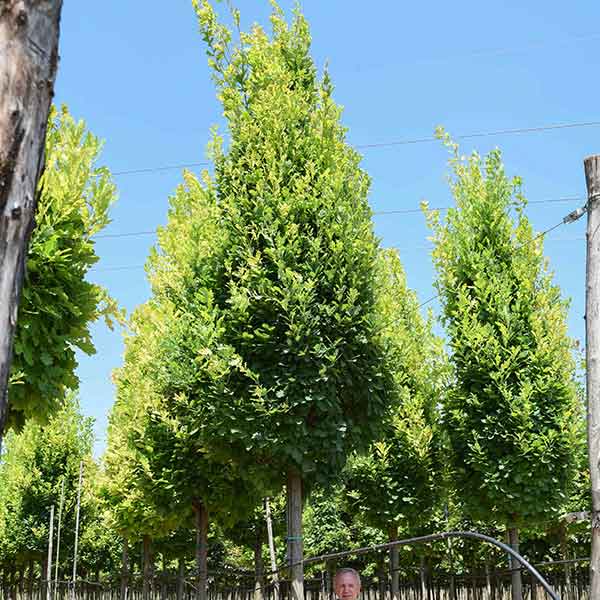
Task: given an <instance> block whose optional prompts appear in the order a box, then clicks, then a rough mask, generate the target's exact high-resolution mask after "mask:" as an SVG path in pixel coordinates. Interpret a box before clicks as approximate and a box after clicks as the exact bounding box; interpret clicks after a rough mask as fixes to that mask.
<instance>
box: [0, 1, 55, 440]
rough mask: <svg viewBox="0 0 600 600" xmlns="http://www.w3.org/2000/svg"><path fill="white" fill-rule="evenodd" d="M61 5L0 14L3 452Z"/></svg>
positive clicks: (10, 4) (15, 6)
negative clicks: (18, 321) (12, 361)
mask: <svg viewBox="0 0 600 600" xmlns="http://www.w3.org/2000/svg"><path fill="white" fill-rule="evenodd" d="M61 9H62V0H46V1H45V2H39V1H38V2H32V1H31V0H29V1H27V2H24V1H23V0H4V1H3V2H2V10H0V54H1V55H2V60H1V61H0V447H1V446H2V433H3V431H4V427H5V425H6V418H7V415H8V375H9V373H10V365H11V360H12V347H13V339H14V334H15V327H16V324H17V310H18V306H19V300H20V296H21V288H22V286H23V278H24V273H25V261H26V256H27V246H28V244H29V237H30V235H31V231H32V229H33V226H34V215H35V209H36V197H37V185H38V179H39V177H40V174H41V172H42V168H43V165H44V146H45V142H46V127H47V122H48V112H49V110H50V103H51V101H52V95H53V90H54V79H55V77H56V69H57V66H58V36H59V29H60V13H61Z"/></svg>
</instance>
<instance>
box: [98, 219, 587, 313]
mask: <svg viewBox="0 0 600 600" xmlns="http://www.w3.org/2000/svg"><path fill="white" fill-rule="evenodd" d="M574 212H575V211H574ZM565 218H566V217H565ZM564 224H565V223H564V222H563V221H561V222H560V223H557V224H556V225H553V226H552V227H550V228H549V229H546V230H545V231H542V232H541V233H538V234H537V235H536V236H535V237H533V238H532V239H531V241H529V242H527V244H531V243H533V242H535V241H536V240H538V239H539V238H541V237H544V236H546V235H547V234H548V233H550V232H552V231H554V230H555V229H557V228H558V227H560V226H561V225H564ZM582 240H585V238H583V237H572V238H557V239H553V240H549V241H552V242H580V241H582ZM527 244H523V245H524V246H525V245H527ZM522 247H523V246H520V247H519V248H522ZM386 248H391V249H394V250H398V251H401V252H406V251H408V250H433V248H434V246H433V245H429V246H404V247H402V246H386ZM143 268H144V265H122V266H114V267H99V268H95V267H94V268H92V269H90V272H93V273H98V272H102V271H131V270H134V269H143ZM438 295H439V294H438ZM437 297H438V296H434V297H433V298H430V299H429V300H427V301H426V302H424V303H423V304H422V305H420V306H424V305H425V304H428V303H429V302H431V301H433V300H435V299H436V298H437Z"/></svg>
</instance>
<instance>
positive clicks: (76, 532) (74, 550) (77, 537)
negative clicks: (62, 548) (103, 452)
mask: <svg viewBox="0 0 600 600" xmlns="http://www.w3.org/2000/svg"><path fill="white" fill-rule="evenodd" d="M82 482H83V461H80V462H79V484H78V485H77V510H76V513H75V547H74V549H73V578H72V581H71V585H72V586H73V589H72V592H71V593H72V598H73V600H75V580H76V578H77V550H78V548H77V546H78V544H79V514H80V512H81V484H82Z"/></svg>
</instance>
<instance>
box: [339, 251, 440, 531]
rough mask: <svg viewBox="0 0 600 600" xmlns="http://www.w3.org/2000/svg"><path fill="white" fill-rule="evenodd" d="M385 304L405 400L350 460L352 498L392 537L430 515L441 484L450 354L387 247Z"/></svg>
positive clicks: (348, 484) (348, 472) (417, 525)
mask: <svg viewBox="0 0 600 600" xmlns="http://www.w3.org/2000/svg"><path fill="white" fill-rule="evenodd" d="M385 260H386V266H387V270H388V273H387V278H388V282H387V286H388V290H387V293H386V301H387V304H386V305H387V310H388V311H389V313H390V316H391V318H393V319H394V320H393V326H392V329H393V335H395V336H396V339H397V349H396V352H395V354H394V359H395V362H396V365H398V366H401V369H400V371H399V372H400V373H402V374H403V375H402V377H401V378H400V379H399V380H398V381H397V385H398V388H399V389H400V390H401V393H400V402H399V403H398V404H397V405H396V406H394V408H393V409H392V412H391V414H390V417H389V419H388V420H387V422H386V423H385V424H384V427H383V428H382V430H381V433H380V436H379V438H378V440H377V441H376V442H374V443H373V444H372V445H371V447H370V448H369V451H368V452H367V453H365V454H358V455H355V456H354V457H353V458H352V459H351V460H350V462H349V464H348V466H347V468H346V477H347V481H346V488H347V493H348V500H349V502H350V504H351V506H352V507H353V508H354V510H356V511H358V512H360V513H361V514H362V515H363V516H364V518H365V520H366V521H367V522H368V523H370V524H371V525H372V526H373V527H377V528H379V529H381V530H383V531H386V532H387V533H388V534H389V535H390V537H396V536H397V535H398V529H399V528H400V530H401V531H402V532H403V533H407V534H414V533H416V532H417V531H418V530H419V528H420V527H423V526H424V525H425V524H427V523H429V522H430V520H431V518H432V511H433V509H434V507H435V505H436V502H437V501H438V500H439V498H440V496H441V488H442V485H443V481H442V477H441V467H440V464H439V463H440V456H439V455H440V431H439V424H438V411H437V410H436V404H437V403H439V402H440V400H441V397H442V395H443V384H444V381H443V379H444V376H445V374H446V370H447V368H446V362H445V357H444V353H443V348H442V342H441V340H439V339H438V338H436V337H435V336H434V335H433V334H432V332H431V323H430V322H425V321H424V320H423V319H422V317H421V315H420V313H419V306H418V300H417V297H416V295H415V294H414V293H413V292H411V291H409V290H408V289H407V286H406V276H405V274H404V271H403V269H402V266H401V264H400V260H399V258H398V256H397V255H396V253H395V252H391V251H390V252H388V253H387V256H386V258H385Z"/></svg>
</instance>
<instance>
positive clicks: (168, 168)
mask: <svg viewBox="0 0 600 600" xmlns="http://www.w3.org/2000/svg"><path fill="white" fill-rule="evenodd" d="M208 166H210V163H208V162H191V163H182V164H180V165H166V166H163V167H145V168H141V169H130V170H128V171H115V172H114V173H113V175H114V176H117V175H138V174H140V173H156V172H158V171H172V170H175V169H189V168H191V167H208Z"/></svg>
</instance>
